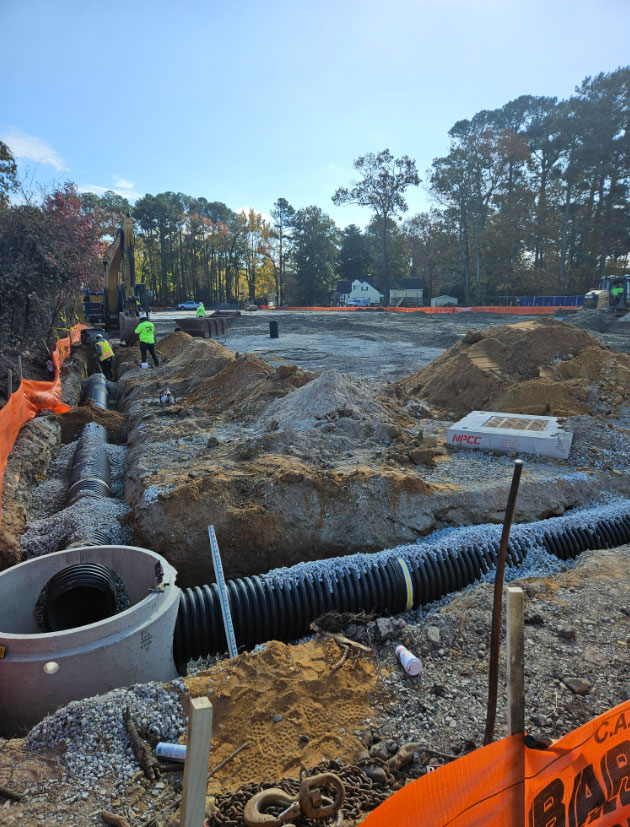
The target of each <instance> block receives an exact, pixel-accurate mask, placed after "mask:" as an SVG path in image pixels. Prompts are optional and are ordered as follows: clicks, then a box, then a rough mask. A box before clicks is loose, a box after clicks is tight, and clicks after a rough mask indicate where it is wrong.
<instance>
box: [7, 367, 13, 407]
mask: <svg viewBox="0 0 630 827" xmlns="http://www.w3.org/2000/svg"><path fill="white" fill-rule="evenodd" d="M12 393H13V371H12V370H11V368H9V370H8V371H7V402H8V401H9V399H11V394H12Z"/></svg>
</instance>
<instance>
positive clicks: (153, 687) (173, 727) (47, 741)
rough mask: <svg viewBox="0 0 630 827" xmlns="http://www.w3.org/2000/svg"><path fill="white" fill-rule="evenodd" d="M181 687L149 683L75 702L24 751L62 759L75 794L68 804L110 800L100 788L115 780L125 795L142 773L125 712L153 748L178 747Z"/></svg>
mask: <svg viewBox="0 0 630 827" xmlns="http://www.w3.org/2000/svg"><path fill="white" fill-rule="evenodd" d="M182 687H183V683H182V682H177V681H176V682H174V683H173V684H170V685H167V686H166V687H164V686H163V685H161V684H158V683H154V682H151V683H147V684H137V685H134V686H131V687H129V688H125V689H114V690H112V691H111V692H108V693H107V694H105V695H99V696H97V697H95V698H87V699H86V700H82V701H72V702H71V703H69V704H68V705H67V706H64V707H62V708H61V709H58V710H57V711H56V712H55V713H54V714H52V715H48V716H47V717H46V718H44V720H43V721H41V722H40V723H39V724H37V725H36V726H35V727H33V729H32V730H31V731H30V732H29V734H28V736H27V738H26V742H25V747H26V749H28V750H32V751H35V752H45V753H48V752H49V751H52V752H53V753H54V754H55V755H56V756H57V757H58V760H59V761H60V763H61V764H62V766H63V767H64V768H65V770H66V772H67V774H68V776H69V778H70V779H72V781H73V787H74V790H75V791H74V792H73V793H68V794H66V799H65V800H66V801H67V802H68V803H72V802H73V801H76V800H77V799H78V798H83V799H86V798H88V797H89V796H90V795H91V794H93V793H94V792H96V794H97V795H99V796H100V797H102V798H106V797H108V796H109V794H108V793H107V791H106V790H105V789H100V784H101V783H102V782H103V781H104V780H107V781H108V782H110V783H111V781H112V779H115V789H116V790H117V791H118V793H124V790H125V787H126V786H127V785H128V784H129V783H130V782H131V780H132V779H133V777H134V776H135V775H136V773H137V772H138V771H139V770H140V766H139V764H138V762H137V761H136V758H135V756H134V754H133V752H132V749H131V746H130V743H129V736H128V734H127V728H126V726H125V723H124V721H123V716H122V714H123V711H124V709H125V707H126V706H128V707H129V709H130V711H131V714H132V717H133V720H134V722H135V724H136V726H137V728H138V731H139V732H140V733H141V734H142V736H143V737H144V738H145V739H146V740H147V741H148V742H149V743H150V744H151V745H152V746H154V745H155V744H156V743H157V742H158V741H175V742H177V740H178V739H179V737H180V735H183V734H184V732H185V731H186V726H187V720H186V718H185V716H184V713H183V711H182V706H181V703H180V701H179V697H178V692H179V691H180V689H181V688H182ZM48 783H49V784H50V783H54V782H48ZM45 786H47V785H46V784H44V787H45ZM103 804H105V802H103Z"/></svg>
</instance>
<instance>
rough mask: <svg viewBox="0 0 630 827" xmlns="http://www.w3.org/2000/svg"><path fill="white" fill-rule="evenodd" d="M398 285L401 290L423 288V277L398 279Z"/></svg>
mask: <svg viewBox="0 0 630 827" xmlns="http://www.w3.org/2000/svg"><path fill="white" fill-rule="evenodd" d="M398 285H399V287H400V289H401V290H422V288H423V286H424V285H423V282H422V279H398Z"/></svg>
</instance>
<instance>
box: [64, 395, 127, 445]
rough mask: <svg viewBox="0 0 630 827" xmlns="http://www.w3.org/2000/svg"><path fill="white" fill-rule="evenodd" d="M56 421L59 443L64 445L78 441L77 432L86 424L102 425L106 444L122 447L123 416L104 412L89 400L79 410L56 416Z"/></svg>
mask: <svg viewBox="0 0 630 827" xmlns="http://www.w3.org/2000/svg"><path fill="white" fill-rule="evenodd" d="M57 421H58V422H59V425H60V426H61V441H62V442H63V444H64V445H67V444H68V442H74V440H75V439H78V437H79V431H80V430H81V428H83V426H84V425H87V424H88V422H96V423H97V424H98V425H102V426H103V427H104V428H105V430H106V431H107V440H108V442H113V443H114V444H115V445H122V444H123V443H124V442H125V439H126V434H125V418H124V417H123V415H122V414H121V413H118V411H104V410H103V409H102V408H98V407H97V406H96V405H95V404H94V402H93V401H92V400H91V399H89V400H88V401H87V402H86V404H85V405H83V407H81V408H73V409H72V410H71V411H68V412H67V413H64V414H59V415H57Z"/></svg>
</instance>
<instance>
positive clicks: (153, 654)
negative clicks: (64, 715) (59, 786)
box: [0, 546, 180, 735]
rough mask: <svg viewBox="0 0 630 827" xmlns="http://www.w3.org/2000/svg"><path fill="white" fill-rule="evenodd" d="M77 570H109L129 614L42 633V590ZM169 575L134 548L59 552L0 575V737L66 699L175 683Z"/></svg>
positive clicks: (176, 595) (173, 594)
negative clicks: (121, 587) (56, 578)
mask: <svg viewBox="0 0 630 827" xmlns="http://www.w3.org/2000/svg"><path fill="white" fill-rule="evenodd" d="M76 564H84V565H87V566H89V565H96V564H100V565H101V566H106V567H108V568H109V569H111V570H112V571H114V572H115V573H116V575H117V576H118V578H120V580H122V581H123V583H124V585H125V587H126V591H127V593H128V596H129V608H127V609H125V610H124V611H121V612H119V613H118V614H114V615H112V616H110V617H106V618H104V619H102V620H98V621H96V622H88V623H87V625H81V626H76V627H75V628H69V629H64V630H62V631H56V632H43V631H42V629H41V628H40V626H39V625H38V621H37V617H36V611H35V607H36V605H37V604H38V599H40V595H41V593H42V590H43V589H44V587H45V586H46V584H47V583H48V582H49V581H50V580H51V578H52V577H54V576H55V575H57V574H58V573H59V572H61V571H63V570H64V569H66V568H67V567H69V566H74V565H76ZM176 575H177V572H176V571H175V569H174V568H173V567H172V566H171V565H170V564H169V563H168V562H167V561H166V560H165V559H164V558H163V557H161V556H160V555H159V554H155V553H154V552H152V551H147V550H146V549H142V548H135V547H133V546H93V547H89V548H86V547H83V548H73V549H66V550H65V551H58V552H56V553H54V554H48V555H45V556H43V557H38V558H36V559H34V560H29V561H27V562H26V563H21V564H20V565H17V566H14V567H13V568H10V569H7V570H6V571H4V572H2V573H0V647H1V648H0V733H1V734H2V735H15V734H16V733H21V732H24V731H26V730H28V729H30V727H32V726H33V725H34V724H36V723H37V722H38V721H41V719H42V718H43V717H44V716H45V715H47V714H48V713H50V712H54V711H55V710H56V709H58V708H59V707H60V706H63V705H64V704H67V703H68V702H69V701H73V700H79V699H81V698H88V697H90V696H93V695H99V694H101V693H103V692H108V691H109V690H110V689H115V688H117V687H121V686H129V685H130V684H134V683H146V682H148V681H168V680H172V679H173V678H175V677H177V669H176V668H175V662H174V660H173V633H174V629H175V621H176V618H177V609H178V606H179V601H180V589H179V587H177V586H176V585H175V578H176ZM77 597H79V596H77ZM82 597H83V600H84V599H85V595H83V596H82ZM66 598H69V599H71V598H72V594H71V593H69V594H67V595H66ZM80 602H81V601H80V600H77V603H80ZM84 602H85V600H84Z"/></svg>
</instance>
